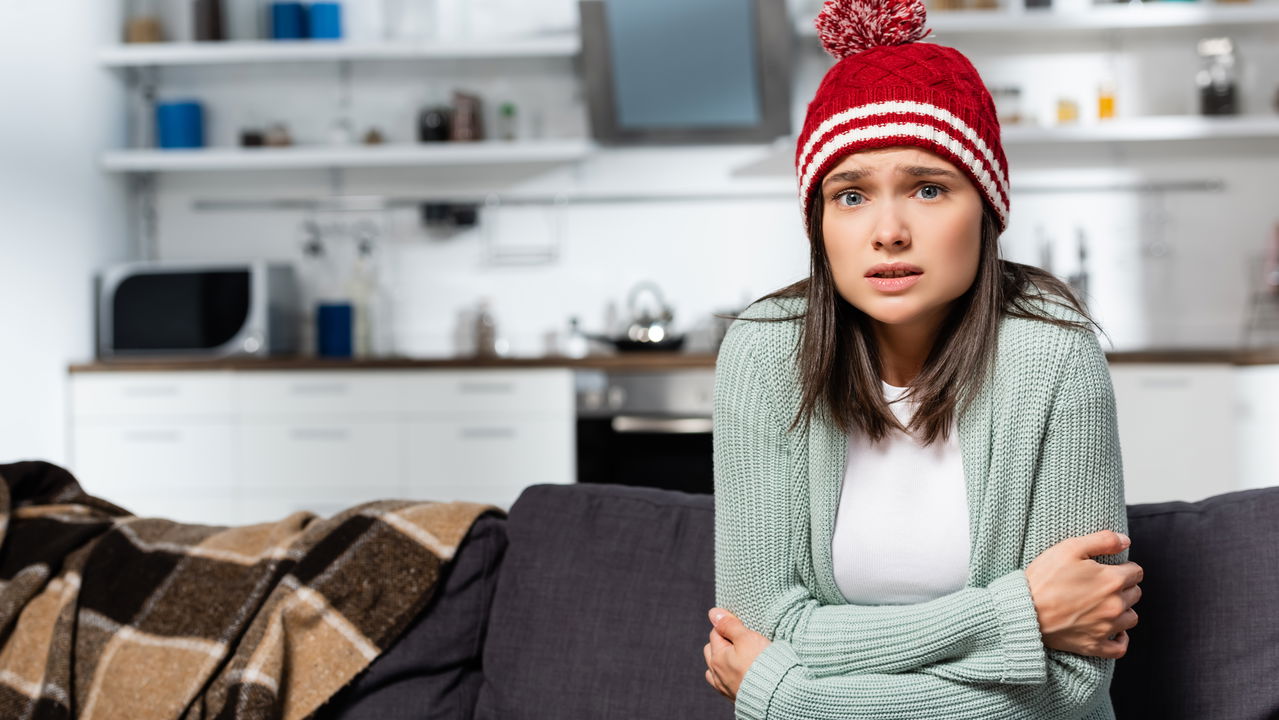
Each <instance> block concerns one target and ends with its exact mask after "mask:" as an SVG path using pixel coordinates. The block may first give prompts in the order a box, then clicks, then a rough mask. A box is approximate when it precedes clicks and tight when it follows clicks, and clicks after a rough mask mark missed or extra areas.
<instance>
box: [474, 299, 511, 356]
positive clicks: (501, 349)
mask: <svg viewBox="0 0 1279 720" xmlns="http://www.w3.org/2000/svg"><path fill="white" fill-rule="evenodd" d="M492 305H493V301H492V299H491V298H487V297H484V298H480V302H479V306H478V309H477V312H476V314H475V356H476V357H503V356H505V355H506V350H507V344H506V340H504V339H503V338H501V337H500V336H499V335H498V333H497V321H496V320H494V319H493V311H492Z"/></svg>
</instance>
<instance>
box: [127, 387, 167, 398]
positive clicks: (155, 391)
mask: <svg viewBox="0 0 1279 720" xmlns="http://www.w3.org/2000/svg"><path fill="white" fill-rule="evenodd" d="M177 394H178V386H177V385H126V386H125V388H124V396H125V397H131V398H156V397H173V396H175V395H177Z"/></svg>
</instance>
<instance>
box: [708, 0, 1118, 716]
mask: <svg viewBox="0 0 1279 720" xmlns="http://www.w3.org/2000/svg"><path fill="white" fill-rule="evenodd" d="M865 1H866V2H880V3H882V5H878V6H874V7H872V6H869V5H866V4H861V3H857V2H852V1H850V0H839V1H837V2H832V3H829V4H828V5H827V6H826V8H824V9H823V11H822V14H821V16H820V17H819V18H818V27H819V30H820V32H821V36H822V40H823V43H824V45H825V46H826V48H827V50H828V51H830V52H831V53H832V54H833V55H835V56H836V58H839V61H838V62H837V63H836V64H835V65H834V67H832V69H831V70H830V71H829V72H828V73H827V75H826V77H825V78H824V80H823V81H822V84H821V86H820V87H819V88H818V91H817V94H816V96H815V97H814V99H813V101H812V102H811V103H810V104H809V106H808V116H807V120H806V122H805V125H804V129H803V132H802V134H801V136H800V138H799V146H798V148H797V156H796V165H797V171H798V173H799V178H800V191H801V192H800V197H801V198H802V200H803V203H804V206H803V209H804V220H805V225H806V228H805V229H806V231H807V233H808V236H809V240H810V245H811V258H812V260H811V269H812V272H811V275H810V277H809V278H807V279H806V280H804V281H801V282H799V283H796V284H795V285H792V286H789V287H787V288H783V289H782V290H780V291H778V292H776V293H773V294H771V295H768V296H766V297H765V298H762V299H761V300H760V301H757V302H756V303H754V304H753V305H752V306H751V307H750V308H748V309H747V311H746V312H745V313H743V315H742V316H741V318H740V319H739V320H738V321H737V322H735V323H734V324H733V326H732V328H731V329H730V331H729V333H728V334H727V336H726V337H725V339H724V343H723V345H722V346H721V350H720V355H719V359H718V363H717V369H716V397H715V403H716V404H715V496H716V550H715V564H716V594H717V598H716V602H718V603H719V605H720V607H717V608H713V609H712V610H711V612H710V615H711V620H712V623H713V625H714V627H713V628H712V630H711V632H710V638H709V639H710V642H709V643H708V644H707V645H706V646H705V648H704V652H705V656H706V662H707V671H706V679H707V682H708V683H710V684H711V685H712V686H713V687H715V688H716V689H717V690H719V691H720V692H721V693H723V694H724V695H725V696H727V697H729V698H731V699H734V700H735V702H736V713H737V716H738V717H739V718H772V719H774V720H799V719H801V718H802V719H803V720H822V719H824V718H830V719H832V720H834V719H835V718H838V719H840V720H847V719H848V718H863V717H864V718H876V719H879V720H883V719H886V718H912V719H914V718H946V719H947V720H962V719H964V718H972V719H974V720H977V719H980V720H991V719H992V718H1058V717H1060V718H1113V717H1114V714H1113V710H1112V709H1111V706H1110V701H1109V684H1110V679H1111V676H1112V674H1113V671H1114V661H1115V659H1116V658H1118V657H1121V656H1122V655H1123V654H1124V653H1125V652H1126V650H1127V645H1128V637H1127V632H1126V631H1127V630H1128V629H1129V628H1131V627H1133V626H1134V625H1136V622H1137V617H1136V612H1135V611H1133V610H1132V606H1133V604H1134V603H1135V602H1136V601H1137V600H1138V598H1140V595H1141V590H1140V587H1139V585H1138V583H1139V582H1140V581H1141V579H1142V571H1141V568H1140V567H1139V566H1137V565H1136V564H1135V563H1132V562H1127V547H1128V544H1129V543H1128V539H1127V537H1126V536H1124V535H1123V534H1122V533H1123V532H1124V531H1126V530H1127V515H1126V508H1125V505H1124V493H1123V480H1122V471H1121V464H1120V455H1119V442H1118V438H1117V433H1116V430H1115V416H1114V398H1113V394H1112V391H1111V386H1110V379H1109V373H1108V369H1107V365H1106V359H1105V356H1104V354H1103V353H1102V351H1101V348H1100V346H1099V344H1098V342H1097V340H1096V337H1095V336H1094V334H1093V332H1092V330H1091V328H1090V323H1091V321H1090V320H1089V319H1088V317H1087V315H1086V314H1085V312H1084V311H1083V309H1082V308H1081V307H1080V306H1079V303H1078V302H1077V300H1076V299H1075V298H1074V296H1073V294H1072V293H1071V291H1070V289H1069V288H1068V287H1066V286H1065V285H1063V284H1062V283H1061V282H1059V281H1058V280H1056V279H1055V278H1053V277H1052V276H1051V275H1049V274H1047V273H1044V272H1042V271H1039V270H1037V269H1035V268H1031V267H1028V266H1024V265H1018V264H1016V263H1011V262H1008V261H1004V260H1000V259H999V245H998V238H999V234H1000V233H1001V232H1002V231H1003V230H1004V228H1005V227H1006V225H1007V217H1008V181H1007V177H1008V174H1007V162H1006V160H1005V157H1004V154H1003V150H1002V148H1001V147H1000V143H999V125H998V121H997V120H996V117H995V111H994V106H993V103H992V101H991V98H990V95H989V93H988V92H987V91H986V89H985V87H984V85H983V84H982V82H981V79H980V78H979V77H978V75H977V72H976V70H975V69H974V68H973V67H972V65H971V63H969V62H968V60H967V59H966V58H964V56H963V55H961V54H960V53H958V52H956V51H954V50H952V49H950V48H945V47H940V46H937V45H931V44H920V43H916V42H914V41H915V40H918V39H921V38H922V37H924V36H925V35H926V31H925V30H924V28H923V7H922V5H921V4H920V3H919V2H918V0H913V1H912V0H898V1H897V2H894V1H893V0H865Z"/></svg>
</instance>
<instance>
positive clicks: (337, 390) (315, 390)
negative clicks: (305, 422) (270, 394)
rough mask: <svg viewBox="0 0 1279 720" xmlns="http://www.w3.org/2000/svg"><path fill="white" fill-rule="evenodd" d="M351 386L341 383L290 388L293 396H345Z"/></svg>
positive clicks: (303, 384)
mask: <svg viewBox="0 0 1279 720" xmlns="http://www.w3.org/2000/svg"><path fill="white" fill-rule="evenodd" d="M349 389H350V385H348V384H347V383H341V382H332V383H296V384H294V385H292V386H291V387H290V388H289V392H290V393H291V394H293V395H306V396H315V395H329V396H331V395H345V394H347V391H348V390H349Z"/></svg>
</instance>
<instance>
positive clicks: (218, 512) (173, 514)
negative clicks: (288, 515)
mask: <svg viewBox="0 0 1279 720" xmlns="http://www.w3.org/2000/svg"><path fill="white" fill-rule="evenodd" d="M116 504H117V505H123V507H125V508H126V509H127V510H129V511H131V512H132V513H133V514H134V515H137V516H139V517H158V518H165V519H166V520H173V521H174V522H180V523H193V524H196V525H240V524H242V523H240V521H239V515H238V514H237V512H236V507H235V499H234V498H233V497H232V493H231V492H230V488H224V489H223V491H221V492H203V493H201V492H177V491H174V492H147V493H142V494H139V495H138V496H137V497H131V498H129V499H128V502H127V504H125V503H116Z"/></svg>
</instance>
